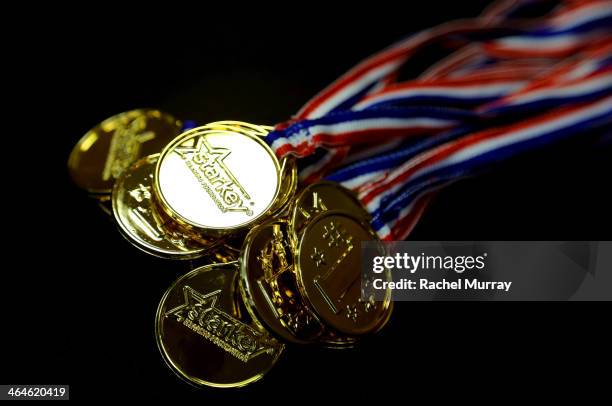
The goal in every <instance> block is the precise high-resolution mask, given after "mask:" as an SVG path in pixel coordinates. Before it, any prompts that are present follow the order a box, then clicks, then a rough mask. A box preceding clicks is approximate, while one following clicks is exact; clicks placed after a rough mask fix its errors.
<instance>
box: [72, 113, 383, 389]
mask: <svg viewBox="0 0 612 406" xmlns="http://www.w3.org/2000/svg"><path fill="white" fill-rule="evenodd" d="M155 120H158V121H155ZM160 120H161V122H163V123H165V125H166V127H163V128H164V131H163V133H164V134H165V135H164V136H163V137H162V136H157V135H156V136H155V137H157V138H155V137H154V138H151V137H152V136H153V135H152V134H153V133H155V134H157V133H158V132H159V133H161V130H160V129H161V128H162V127H160V126H159V125H158V126H157V127H155V126H153V123H157V124H159V121H160ZM105 123H107V124H106V125H104V123H103V124H102V125H100V126H99V128H101V129H106V130H108V131H110V132H104V133H103V132H100V131H101V130H92V131H91V132H90V133H88V135H86V136H85V137H84V138H83V139H82V140H81V141H80V142H79V144H77V146H76V147H75V150H74V151H73V153H72V154H71V158H70V162H69V167H70V170H71V175H72V177H73V179H74V180H75V183H77V185H79V186H80V187H82V188H83V189H85V190H87V191H88V192H89V193H90V194H93V195H95V197H96V198H97V199H98V201H99V204H100V205H101V207H105V208H107V207H108V203H109V202H112V214H113V218H114V219H115V221H116V223H117V225H118V228H119V230H120V232H121V234H122V235H123V236H124V237H125V238H126V239H127V240H128V241H129V242H130V243H132V244H133V245H134V246H136V247H137V248H139V249H140V250H142V251H143V252H146V253H148V254H151V255H155V256H157V257H161V258H167V259H193V260H196V261H199V262H200V263H202V264H204V266H201V267H199V268H197V269H195V270H193V271H191V272H189V273H187V274H185V275H184V276H182V277H180V278H179V279H178V280H177V281H175V282H174V283H173V284H172V285H171V286H170V287H169V288H168V290H167V291H166V293H165V294H164V296H163V298H162V300H161V302H160V304H159V308H158V312H157V317H156V321H155V326H156V327H155V330H156V339H157V344H158V347H159V349H160V352H161V354H162V357H163V358H164V360H165V361H166V363H167V365H168V366H169V367H170V368H171V369H172V370H173V371H174V372H175V373H176V374H177V375H178V376H180V377H181V378H182V379H184V380H186V381H188V382H190V383H192V384H195V385H198V386H216V387H236V386H243V385H246V384H248V383H251V382H254V381H256V380H258V379H260V378H261V377H262V376H263V375H264V374H265V373H266V372H267V371H268V370H269V369H270V368H271V367H272V366H273V365H274V364H275V363H276V361H277V360H278V358H279V357H280V355H281V354H282V352H283V350H284V345H283V344H282V343H283V342H284V343H292V344H301V345H304V344H315V345H321V346H325V347H329V348H347V347H352V346H354V345H355V343H356V342H357V341H358V339H359V337H361V336H363V335H366V334H371V333H374V332H376V331H378V330H380V329H381V328H382V327H383V326H384V325H385V324H386V323H387V321H388V320H389V317H390V314H391V311H392V304H391V301H390V292H388V293H389V295H387V297H386V298H385V300H383V301H380V302H376V301H374V300H373V298H370V297H365V296H364V295H363V293H362V289H361V287H362V284H363V283H364V282H365V283H367V281H362V280H361V266H360V263H359V261H360V254H361V253H360V242H361V241H371V240H377V236H376V234H375V233H374V232H373V231H372V229H371V227H370V225H369V221H370V216H369V215H368V213H367V212H366V211H365V210H364V209H363V207H362V206H361V203H360V202H359V200H358V199H357V198H356V196H355V195H354V194H353V193H352V192H351V191H349V190H347V189H345V188H343V187H341V186H339V185H338V184H335V183H332V182H318V183H314V184H311V185H309V186H307V187H305V188H304V189H303V190H302V191H301V192H300V193H299V194H297V195H296V189H297V184H298V177H297V165H296V161H295V159H293V158H285V159H283V160H281V161H280V162H279V161H278V159H277V158H276V156H275V154H274V153H273V152H272V150H271V149H270V148H269V147H268V145H267V144H266V143H265V137H266V135H267V133H268V132H269V131H270V130H271V128H270V127H265V126H258V125H254V124H248V123H241V122H236V121H219V122H214V123H210V124H207V125H205V126H202V127H197V128H194V129H191V130H189V131H187V132H185V133H183V134H180V135H177V134H176V126H177V125H178V124H179V122H178V121H177V120H175V119H172V118H171V117H170V116H168V115H165V114H163V113H159V112H156V113H154V111H148V110H136V111H134V112H128V113H123V114H121V115H118V116H115V117H113V118H111V119H109V120H107V121H105ZM109 123H110V124H109ZM148 123H150V124H151V126H149V124H148ZM171 123H174V124H173V125H174V126H173V125H171ZM97 128H98V127H97ZM153 128H155V131H153ZM111 129H112V131H114V132H112V131H111ZM94 133H95V135H94ZM171 133H174V134H173V135H172V136H171V137H168V134H171ZM104 134H106V135H104ZM147 134H149V135H147ZM105 137H106V138H105ZM147 137H149V138H147ZM115 138H117V140H118V141H116V143H115V141H112V140H114V139H115ZM171 138H173V139H171ZM145 139H146V140H145ZM153 139H159V140H161V139H163V140H164V142H163V145H161V144H160V143H156V144H155V147H156V148H157V150H152V149H155V148H153V143H151V144H150V147H151V148H144V147H141V146H140V145H145V144H146V143H147V142H149V141H151V140H153ZM98 140H100V141H98ZM94 146H95V147H96V148H95V150H96V151H97V152H96V153H95V154H96V155H95V157H96V159H93V160H92V161H91V162H89V163H88V161H87V159H85V157H86V156H88V154H89V152H88V151H90V150H91V151H93V150H94V148H93V147H94ZM145 150H146V152H148V153H149V154H148V155H146V156H143V155H142V154H143V152H145ZM98 155H99V156H98ZM117 157H121V158H120V159H119V158H117ZM103 162H104V164H102V163H103ZM108 162H112V164H107V163H108ZM111 187H112V195H111V196H109V193H108V191H109V190H110V188H111ZM381 249H382V248H381Z"/></svg>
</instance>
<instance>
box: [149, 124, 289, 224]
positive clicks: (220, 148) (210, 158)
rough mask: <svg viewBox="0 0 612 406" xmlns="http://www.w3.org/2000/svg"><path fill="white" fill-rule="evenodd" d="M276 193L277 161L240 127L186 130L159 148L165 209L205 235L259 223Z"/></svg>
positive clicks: (158, 185) (159, 188)
mask: <svg viewBox="0 0 612 406" xmlns="http://www.w3.org/2000/svg"><path fill="white" fill-rule="evenodd" d="M262 131H264V130H263V129H262ZM279 189H280V165H279V162H278V159H277V158H276V156H275V155H274V153H273V152H272V150H271V149H270V147H268V145H266V143H265V142H264V141H263V140H262V139H261V137H259V136H256V135H254V134H253V132H252V130H248V131H247V130H244V129H243V128H242V127H240V126H235V127H231V130H230V127H228V126H227V125H224V126H222V127H217V128H215V126H214V125H211V126H203V127H198V128H194V129H192V130H189V131H187V132H186V133H184V134H182V135H180V136H179V137H177V138H176V139H175V140H174V141H172V142H171V143H170V144H169V145H168V146H167V147H166V148H165V149H164V151H163V152H162V154H161V156H160V159H159V162H158V164H157V168H156V173H155V191H156V194H157V197H158V199H159V203H160V206H161V207H162V208H163V209H164V211H165V212H166V213H167V214H168V215H169V216H170V217H172V218H173V219H174V220H175V221H176V222H178V223H180V224H181V225H183V226H184V227H188V228H190V229H193V230H195V231H199V232H201V233H204V234H207V235H223V234H227V233H231V232H235V231H238V230H240V229H245V228H246V227H247V226H249V225H253V224H254V223H255V222H257V221H259V220H261V219H262V217H264V216H265V215H267V214H269V212H270V210H271V208H272V207H273V205H274V203H275V200H276V198H277V196H278V194H279Z"/></svg>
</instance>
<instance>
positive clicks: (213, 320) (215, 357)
mask: <svg viewBox="0 0 612 406" xmlns="http://www.w3.org/2000/svg"><path fill="white" fill-rule="evenodd" d="M237 278H238V265H237V263H235V262H233V263H228V264H213V265H208V266H204V267H201V268H197V269H195V270H193V271H191V272H189V273H188V274H186V275H184V276H182V277H180V278H179V279H178V280H177V281H175V282H174V283H173V284H172V286H170V288H169V289H168V290H167V291H166V293H165V294H164V296H163V298H162V300H161V302H160V304H159V307H158V310H157V316H156V322H155V336H156V339H157V345H158V347H159V350H160V352H161V354H162V357H163V358H164V360H165V361H166V363H167V364H168V366H169V367H170V369H172V370H173V371H174V372H175V373H176V374H178V375H179V376H180V377H181V378H183V379H185V380H187V381H188V382H190V383H192V384H195V385H200V386H201V385H205V386H216V387H225V388H227V387H239V386H244V385H247V384H249V383H251V382H255V381H257V380H258V379H260V378H261V377H262V376H263V375H264V374H265V373H266V372H267V371H268V370H269V369H270V368H272V366H274V364H275V363H276V361H277V360H278V358H279V356H280V355H281V354H282V352H283V349H284V346H283V345H282V344H281V343H279V342H278V341H276V340H275V339H274V338H272V337H270V336H269V335H268V334H266V333H264V332H262V331H260V330H258V329H256V328H255V327H254V325H253V324H252V323H251V322H250V321H249V318H248V315H246V314H241V312H240V310H239V309H240V307H239V303H237V301H236V293H237V292H236V291H235V289H236V286H237Z"/></svg>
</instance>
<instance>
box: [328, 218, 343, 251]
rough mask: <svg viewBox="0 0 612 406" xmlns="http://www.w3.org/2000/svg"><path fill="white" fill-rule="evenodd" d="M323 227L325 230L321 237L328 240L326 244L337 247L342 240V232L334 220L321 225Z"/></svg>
mask: <svg viewBox="0 0 612 406" xmlns="http://www.w3.org/2000/svg"><path fill="white" fill-rule="evenodd" d="M323 229H324V230H325V231H324V232H323V238H324V239H326V240H329V241H328V243H327V244H328V245H329V246H330V247H338V246H339V245H340V243H341V242H343V238H342V237H343V235H342V234H343V232H342V231H341V230H340V228H339V227H338V226H337V225H336V222H335V221H331V222H330V223H329V224H328V225H326V226H323Z"/></svg>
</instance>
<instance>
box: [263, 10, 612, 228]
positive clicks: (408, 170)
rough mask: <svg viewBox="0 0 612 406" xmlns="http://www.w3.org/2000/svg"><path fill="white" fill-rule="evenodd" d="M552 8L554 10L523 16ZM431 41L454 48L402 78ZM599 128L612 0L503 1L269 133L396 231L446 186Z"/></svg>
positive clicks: (392, 58)
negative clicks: (402, 72)
mask: <svg viewBox="0 0 612 406" xmlns="http://www.w3.org/2000/svg"><path fill="white" fill-rule="evenodd" d="M542 5H548V6H551V7H550V8H549V9H550V11H549V12H548V13H547V14H545V15H543V16H537V17H530V18H528V17H525V15H529V14H530V12H533V10H534V9H537V6H542ZM433 44H436V45H440V46H444V47H446V49H450V50H451V51H452V50H454V52H450V53H449V54H448V56H446V57H445V58H443V59H441V60H440V61H438V62H437V63H435V64H433V65H432V66H431V67H430V68H428V69H426V70H424V71H423V72H422V73H421V74H420V75H419V76H418V77H416V78H413V79H410V80H406V81H402V82H398V81H397V78H398V76H399V73H400V69H401V68H402V66H404V65H405V64H406V63H407V62H409V60H410V58H411V57H412V56H413V55H414V53H415V52H416V51H417V50H420V49H422V48H423V47H425V46H430V45H433ZM599 129H603V130H604V131H605V130H606V129H608V132H609V130H612V1H601V0H582V1H554V2H553V1H537V0H531V1H527V0H501V1H498V2H496V3H493V4H492V5H491V6H490V7H488V8H487V9H486V10H485V11H484V12H483V13H482V14H481V16H479V17H478V18H475V19H472V20H460V21H454V22H449V23H445V24H442V25H440V26H437V27H434V28H431V29H428V30H425V31H422V32H419V33H417V34H415V35H412V36H410V37H408V38H407V39H405V40H403V41H400V42H398V43H396V44H394V45H392V46H391V47H389V48H387V49H385V50H383V51H381V52H379V53H377V54H375V55H373V56H371V57H370V58H368V59H366V60H364V61H363V62H361V63H360V64H358V65H357V66H356V67H354V68H353V69H351V70H350V71H348V72H347V73H346V74H344V75H343V76H341V77H340V78H339V79H337V80H336V81H335V82H333V83H332V84H331V85H329V86H328V87H327V88H326V89H324V90H323V91H322V92H320V93H319V94H318V95H316V96H315V97H314V98H313V99H312V100H310V101H309V102H308V103H306V105H305V106H304V107H303V108H302V109H301V110H300V111H299V112H298V113H297V114H296V116H295V117H293V118H292V119H291V120H290V121H287V122H285V123H281V124H279V125H277V126H276V127H275V128H274V131H272V132H271V133H270V134H269V135H268V137H267V141H268V142H269V143H270V145H271V147H272V148H273V149H274V150H275V152H276V153H277V155H278V156H279V157H284V156H286V155H294V156H297V157H299V158H301V160H300V161H301V165H300V166H301V170H300V178H301V180H302V181H303V182H305V183H310V182H313V181H316V180H317V179H320V178H322V177H324V176H325V175H327V179H330V180H334V181H337V182H340V183H342V184H343V185H345V186H346V187H349V188H351V189H353V190H355V191H356V192H357V193H358V196H359V198H360V199H361V201H362V202H363V204H364V206H365V207H366V208H367V209H368V211H369V212H370V213H371V214H372V225H373V227H374V229H375V230H376V232H377V233H378V234H379V235H380V237H381V238H383V239H387V240H393V239H403V238H405V237H406V236H407V235H408V234H409V233H410V231H411V230H412V228H413V227H414V225H415V224H416V223H417V222H418V220H419V218H420V216H421V215H422V213H423V212H424V211H425V209H426V207H427V205H428V203H429V201H430V200H431V199H432V198H433V196H434V195H435V193H436V191H437V190H439V189H441V188H443V187H445V186H446V185H448V184H450V183H453V182H455V181H457V180H458V179H462V178H464V177H466V176H472V175H474V174H477V173H479V172H480V171H483V170H486V169H488V168H491V167H494V166H495V164H496V163H498V162H501V161H503V160H506V159H508V158H510V157H512V156H515V155H516V154H519V153H521V152H523V151H527V150H533V149H535V148H540V147H542V146H545V145H548V144H550V143H552V142H555V141H557V140H560V139H562V138H565V137H569V136H578V135H583V136H586V135H588V134H589V133H594V132H595V131H596V130H599ZM332 169H334V172H333V173H331V174H330V171H331V170H332Z"/></svg>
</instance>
